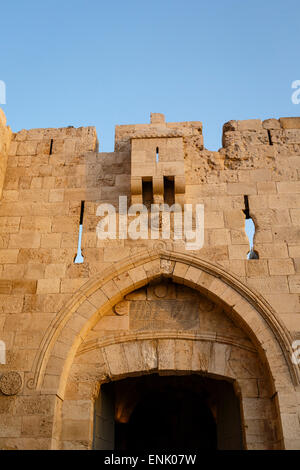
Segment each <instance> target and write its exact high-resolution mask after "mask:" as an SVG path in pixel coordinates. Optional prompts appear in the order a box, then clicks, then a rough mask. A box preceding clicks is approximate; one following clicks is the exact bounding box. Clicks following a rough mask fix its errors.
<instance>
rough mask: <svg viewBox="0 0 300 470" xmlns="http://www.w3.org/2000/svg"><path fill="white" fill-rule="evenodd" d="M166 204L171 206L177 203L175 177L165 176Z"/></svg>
mask: <svg viewBox="0 0 300 470" xmlns="http://www.w3.org/2000/svg"><path fill="white" fill-rule="evenodd" d="M164 203H165V204H168V205H169V206H172V205H173V204H174V203H175V185H174V176H164Z"/></svg>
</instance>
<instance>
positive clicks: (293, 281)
mask: <svg viewBox="0 0 300 470" xmlns="http://www.w3.org/2000/svg"><path fill="white" fill-rule="evenodd" d="M288 282H289V289H290V292H291V293H294V294H299V293H300V275H298V274H297V275H295V276H289V277H288Z"/></svg>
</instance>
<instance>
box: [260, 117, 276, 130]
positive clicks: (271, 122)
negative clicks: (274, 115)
mask: <svg viewBox="0 0 300 470" xmlns="http://www.w3.org/2000/svg"><path fill="white" fill-rule="evenodd" d="M262 126H263V128H264V129H280V121H278V119H266V120H265V121H263V123H262Z"/></svg>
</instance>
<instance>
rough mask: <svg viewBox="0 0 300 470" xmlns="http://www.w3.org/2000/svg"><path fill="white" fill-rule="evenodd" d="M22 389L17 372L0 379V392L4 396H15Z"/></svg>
mask: <svg viewBox="0 0 300 470" xmlns="http://www.w3.org/2000/svg"><path fill="white" fill-rule="evenodd" d="M21 387H22V378H21V376H20V374H18V372H7V373H5V374H3V375H1V377H0V390H1V392H2V393H3V394H4V395H16V394H17V393H18V392H19V391H20V389H21Z"/></svg>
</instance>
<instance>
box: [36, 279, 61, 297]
mask: <svg viewBox="0 0 300 470" xmlns="http://www.w3.org/2000/svg"><path fill="white" fill-rule="evenodd" d="M59 289H60V279H39V280H38V284H37V293H38V294H55V293H58V292H59Z"/></svg>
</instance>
